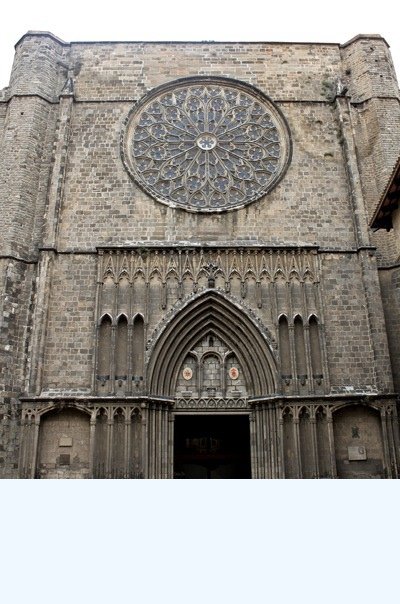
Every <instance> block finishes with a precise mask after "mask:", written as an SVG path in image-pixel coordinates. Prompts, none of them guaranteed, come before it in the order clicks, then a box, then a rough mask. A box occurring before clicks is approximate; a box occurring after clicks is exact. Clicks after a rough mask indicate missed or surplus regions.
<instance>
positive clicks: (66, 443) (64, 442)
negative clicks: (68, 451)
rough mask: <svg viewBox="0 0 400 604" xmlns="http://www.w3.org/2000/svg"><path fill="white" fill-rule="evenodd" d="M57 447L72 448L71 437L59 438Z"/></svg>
mask: <svg viewBox="0 0 400 604" xmlns="http://www.w3.org/2000/svg"><path fill="white" fill-rule="evenodd" d="M58 446H59V447H72V437H71V436H61V438H60V440H59V443H58Z"/></svg>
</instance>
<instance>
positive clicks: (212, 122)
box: [123, 78, 290, 212]
mask: <svg viewBox="0 0 400 604" xmlns="http://www.w3.org/2000/svg"><path fill="white" fill-rule="evenodd" d="M123 159H124V163H125V166H126V168H127V169H128V171H129V173H130V174H131V176H132V177H133V178H134V179H135V180H136V181H137V182H138V184H139V185H140V186H141V187H142V188H143V189H144V190H145V191H147V192H148V193H149V194H150V195H151V196H153V197H154V198H155V199H157V200H158V201H161V202H163V203H168V204H169V205H173V206H176V207H181V208H184V209H186V210H190V211H203V212H218V211H222V210H229V209H235V208H238V207H242V206H243V205H246V204H248V203H250V202H252V201H254V200H256V199H258V198H260V197H261V196H262V195H265V194H266V193H267V192H268V191H269V190H271V189H272V187H274V186H275V185H276V184H277V182H278V181H279V180H280V178H281V177H282V175H283V173H284V171H285V169H286V168H287V166H288V163H289V160H290V138H289V132H288V128H287V125H286V122H285V120H284V118H283V116H282V114H281V113H280V111H279V110H278V109H277V107H276V106H275V105H273V103H272V102H271V101H270V100H269V99H268V98H267V97H265V96H264V95H262V94H261V93H260V92H258V91H257V90H255V89H254V88H252V87H250V86H247V85H244V84H241V83H237V82H233V81H231V80H224V79H217V78H215V79H213V78H207V79H204V80H199V79H196V81H193V82H190V81H188V80H184V81H178V82H175V83H172V84H171V85H169V87H163V88H162V89H161V90H160V89H157V90H155V91H153V92H152V93H150V94H149V95H148V96H147V97H145V99H143V101H142V102H141V103H139V104H138V106H137V107H135V109H134V110H133V112H132V113H131V114H130V116H129V117H128V120H127V128H126V131H125V133H124V138H123Z"/></svg>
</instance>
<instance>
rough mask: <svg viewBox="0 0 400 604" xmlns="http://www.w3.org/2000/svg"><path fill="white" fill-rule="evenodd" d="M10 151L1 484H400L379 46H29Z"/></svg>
mask: <svg viewBox="0 0 400 604" xmlns="http://www.w3.org/2000/svg"><path fill="white" fill-rule="evenodd" d="M188 90H189V92H187V91H188ZM193 91H194V92H193ZM178 92H179V93H180V94H181V97H178ZM168 95H172V96H171V97H169V96H168ZM174 95H175V96H174ZM182 95H183V96H182ZM185 95H186V96H185ZM213 95H214V96H213ZM229 95H230V96H229ZM213 98H214V99H218V102H214V104H213ZM171 99H172V100H171ZM199 99H200V101H199ZM232 99H234V100H232ZM228 101H229V102H228ZM196 103H197V104H196ZM171 107H172V109H171ZM146 108H147V109H148V108H150V109H148V111H147V109H146ZM170 109H171V110H170ZM146 111H147V113H146ZM149 112H150V113H149ZM151 112H153V113H151ZM269 119H272V122H273V124H272V125H270V124H269V121H268V120H269ZM141 120H142V121H141ZM146 120H148V123H147V122H146ZM168 120H170V121H168ZM185 120H186V121H185ZM262 120H264V121H263V122H262ZM274 120H275V121H274ZM212 123H213V124H217V126H218V127H217V126H212V125H211V124H212ZM165 124H166V125H165ZM221 124H222V125H223V126H224V127H223V129H222V132H223V133H222V134H221ZM264 125H265V126H264ZM261 126H262V127H261ZM163 128H164V129H163ZM165 128H166V129H165ZM199 128H200V130H199ZM201 128H202V129H201ZM218 128H220V129H219V130H218ZM179 129H181V130H179ZM182 129H183V130H182ZM180 131H184V132H185V134H184V135H181V134H179V132H180ZM226 133H227V134H226ZM189 134H190V137H189V138H188V135H189ZM202 134H205V135H206V137H205V138H204V136H203V137H201V136H200V135H202ZM146 137H147V138H146ZM157 137H158V138H157ZM150 138H151V144H150V143H149V140H150ZM147 139H148V140H147ZM189 139H190V140H189ZM143 141H144V143H143ZM146 141H147V142H146ZM260 141H261V142H260ZM140 144H141V145H142V146H140ZM138 145H139V146H138ZM185 145H187V147H185ZM190 145H192V147H191V146H190ZM171 148H172V149H173V150H172V151H171ZM0 149H1V164H0V202H1V206H2V212H1V214H0V226H1V233H2V237H1V249H0V254H1V255H0V270H1V286H0V287H1V315H0V316H1V321H2V329H1V335H0V337H1V343H0V344H1V366H0V370H1V386H0V387H1V391H0V395H1V399H0V419H1V423H0V443H1V444H0V449H1V450H0V473H1V476H2V477H5V478H17V477H23V478H28V477H31V478H33V477H38V478H78V477H80V478H87V477H89V478H172V477H173V476H174V475H175V476H176V477H211V478H220V477H230V478H231V477H233V478H235V477H237V478H239V477H240V478H242V477H246V476H248V477H250V475H251V477H253V478H318V477H320V478H328V477H329V478H336V477H340V478H352V477H359V478H372V477H376V478H397V477H398V464H399V463H400V458H399V455H400V449H399V426H398V419H397V407H396V403H397V396H398V392H399V387H400V378H399V368H398V362H397V361H396V360H395V359H394V356H395V355H396V350H397V348H398V342H399V341H400V331H399V330H400V320H399V317H397V316H394V315H393V314H392V313H391V311H390V309H391V305H392V301H393V297H396V295H397V294H398V286H396V283H397V282H398V281H399V278H398V271H399V269H398V266H397V267H396V266H395V264H396V258H397V260H398V249H399V248H398V247H396V245H397V243H396V239H395V238H393V237H391V236H390V234H389V236H385V234H383V235H382V233H381V232H377V233H374V232H373V231H372V230H371V229H370V228H369V227H368V224H369V221H370V220H371V218H372V216H373V214H374V212H375V210H376V207H377V203H378V200H379V198H380V196H381V194H382V192H383V191H384V189H385V186H386V183H387V181H388V179H389V176H390V174H391V172H392V170H393V166H394V165H395V163H396V160H397V158H398V156H399V152H400V107H399V90H398V86H397V81H396V76H395V73H394V69H393V65H392V62H391V57H390V53H389V50H388V46H387V43H386V42H385V40H384V39H383V38H381V37H380V36H375V35H370V36H357V37H356V38H354V39H353V40H351V41H350V42H348V43H346V44H343V45H338V44H311V43H310V44H300V43H293V44H289V43H267V42H265V43H240V42H238V43H227V42H226V43H216V42H215V43H214V42H209V43H195V42H188V43H183V42H176V43H175V42H170V43H161V42H126V43H122V42H121V43H114V42H113V43H111V42H110V43H107V42H99V43H94V42H93V43H89V42H74V43H65V42H63V41H61V40H59V39H57V38H56V37H55V36H53V35H52V34H49V33H46V32H28V33H27V34H26V35H25V36H23V37H22V38H21V40H20V41H19V42H18V43H17V45H16V53H15V61H14V66H13V70H12V73H11V79H10V85H9V87H8V88H6V89H4V90H3V91H2V92H1V95H0ZM174 149H175V151H174ZM214 149H215V151H214ZM168 153H172V155H171V158H172V160H171V162H170V163H168V165H167V163H165V162H167V160H166V159H165V158H166V157H167V155H168ZM160 154H161V155H160ZM166 154H167V155H166ZM168 157H169V156H168ZM178 157H181V158H182V161H181V160H179V161H178V160H177V161H175V158H178ZM218 158H219V160H221V161H219V160H218ZM260 158H261V160H260ZM267 160H268V161H267ZM161 161H164V164H162V163H160V162H161ZM260 161H261V163H260ZM280 161H281V163H279V162H280ZM167 168H168V170H169V171H168V170H167ZM279 170H281V172H279V174H278V171H279ZM179 171H180V172H179ZM160 174H162V177H161V176H160ZM275 174H276V175H278V176H279V178H275V176H274V175H275ZM206 177H207V179H208V181H209V182H208V183H206ZM218 178H219V180H218V181H217V179H218ZM146 179H147V180H146ZM157 179H158V180H157ZM173 179H178V180H173ZM179 179H181V180H179ZM196 179H197V181H198V182H200V181H201V183H200V184H196ZM268 179H270V181H268ZM267 181H268V182H270V183H271V186H269V185H268V184H265V188H264V189H262V187H264V183H267ZM155 182H157V183H158V184H154V183H155ZM228 182H229V185H228ZM260 183H261V184H260ZM200 185H201V187H202V188H201V190H200ZM157 187H159V189H157ZM191 187H193V189H192V188H191ZM196 187H198V189H196ZM218 187H220V192H219V193H218ZM224 187H228V188H224ZM255 189H256V193H254V191H255ZM157 191H158V192H157ZM179 191H183V193H184V195H183V197H182V196H181V197H177V198H176V199H178V203H174V198H173V195H175V194H176V195H178V194H179V195H180V193H179ZM221 191H222V193H221ZM226 191H228V192H227V193H226ZM225 193H226V194H225ZM196 195H198V196H197V197H196ZM185 196H186V197H185ZM189 198H190V200H193V203H192V201H190V203H192V205H191V206H190V207H187V208H186V207H185V203H187V202H186V201H185V202H183V201H181V200H183V199H185V200H189ZM241 199H242V200H243V203H242V202H241V201H240V200H241ZM230 200H232V203H231V202H230ZM238 200H239V201H238ZM188 203H189V202H188ZM229 203H231V205H230V206H229ZM202 204H203V205H202ZM213 204H214V205H213ZM226 204H228V205H226ZM396 254H397V257H396V258H395V256H396ZM396 279H397V281H396ZM397 285H398V284H397ZM396 288H397V289H396ZM396 292H397V293H396ZM196 419H197V423H196ZM224 421H225V423H224ZM196 426H197V428H196ZM224 426H225V428H224ZM196 430H197V431H196Z"/></svg>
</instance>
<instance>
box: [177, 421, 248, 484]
mask: <svg viewBox="0 0 400 604" xmlns="http://www.w3.org/2000/svg"><path fill="white" fill-rule="evenodd" d="M174 478H214V479H215V478H251V465H250V426H249V418H248V416H246V415H177V416H175V435H174Z"/></svg>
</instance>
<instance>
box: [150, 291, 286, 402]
mask: <svg viewBox="0 0 400 604" xmlns="http://www.w3.org/2000/svg"><path fill="white" fill-rule="evenodd" d="M208 334H213V335H215V336H217V337H218V338H220V339H221V340H222V341H223V342H225V343H226V345H227V346H228V347H229V348H230V349H231V350H232V351H233V352H234V353H235V354H236V355H237V357H238V359H239V362H240V364H241V366H242V368H243V372H244V375H245V379H246V386H247V392H248V394H249V395H250V396H266V395H268V394H272V393H275V392H277V377H276V375H277V372H276V361H275V358H274V355H273V353H272V350H271V348H270V346H269V344H268V342H267V340H266V338H265V337H264V336H263V335H262V333H261V332H260V330H259V328H258V327H257V325H256V324H255V323H254V322H253V321H252V320H251V319H250V318H249V317H248V316H247V315H246V314H245V313H244V312H243V311H242V310H241V309H240V308H238V307H236V306H235V305H234V304H233V303H232V302H230V301H229V300H228V299H227V298H225V297H224V296H223V295H221V294H220V293H218V292H216V291H207V292H205V293H204V294H202V295H200V296H198V297H197V298H195V299H194V300H192V301H191V302H189V304H187V305H186V306H185V307H184V308H183V309H182V310H181V311H180V312H179V313H178V314H177V315H176V316H175V317H174V318H173V319H172V320H171V321H170V322H169V324H168V325H167V327H166V328H165V329H164V331H163V332H162V333H161V335H160V336H159V338H158V340H157V341H156V344H155V346H154V349H153V351H152V354H151V358H150V362H149V367H148V384H149V389H150V392H151V393H152V394H153V395H158V396H173V395H174V393H175V387H176V381H177V377H178V372H179V369H180V367H181V364H182V362H183V360H184V358H185V356H186V355H187V354H188V353H189V352H190V351H191V349H192V348H193V346H195V345H196V343H197V342H199V340H200V339H201V338H203V337H205V336H207V335H208Z"/></svg>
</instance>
